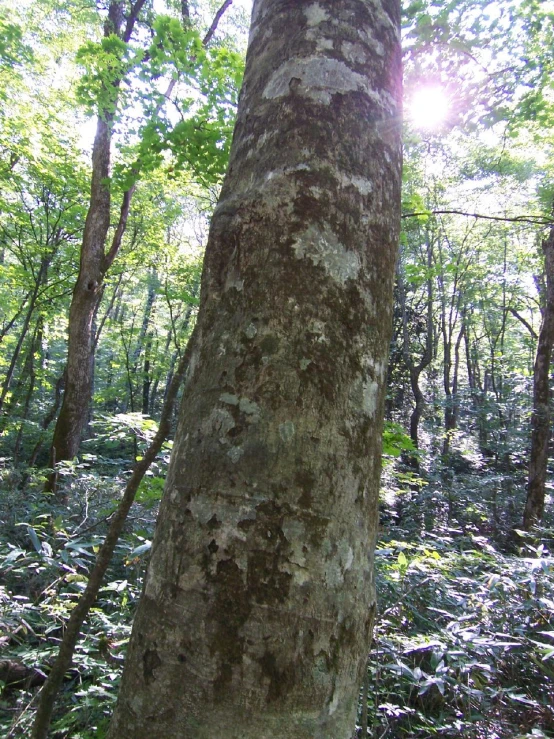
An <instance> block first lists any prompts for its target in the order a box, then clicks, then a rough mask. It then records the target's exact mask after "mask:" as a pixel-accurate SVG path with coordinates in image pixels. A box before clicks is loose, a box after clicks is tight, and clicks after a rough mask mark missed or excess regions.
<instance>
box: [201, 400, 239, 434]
mask: <svg viewBox="0 0 554 739" xmlns="http://www.w3.org/2000/svg"><path fill="white" fill-rule="evenodd" d="M234 427H235V421H234V419H233V416H232V415H231V414H230V413H229V411H226V410H225V409H223V408H214V410H213V411H212V412H211V413H210V415H209V416H208V418H207V419H206V420H205V421H204V422H203V423H202V426H201V427H200V428H201V430H202V433H203V434H204V435H205V436H210V435H211V434H213V433H214V432H215V433H221V435H222V438H221V439H220V441H221V440H224V441H227V440H226V439H225V434H227V433H228V432H229V431H230V430H231V429H232V428H234Z"/></svg>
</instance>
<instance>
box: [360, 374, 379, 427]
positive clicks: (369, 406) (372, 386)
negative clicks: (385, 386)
mask: <svg viewBox="0 0 554 739" xmlns="http://www.w3.org/2000/svg"><path fill="white" fill-rule="evenodd" d="M378 395H379V383H378V382H375V380H368V381H367V382H364V385H363V400H362V408H363V410H364V412H365V413H367V415H368V416H369V417H370V418H373V417H374V416H375V412H376V411H377V399H378Z"/></svg>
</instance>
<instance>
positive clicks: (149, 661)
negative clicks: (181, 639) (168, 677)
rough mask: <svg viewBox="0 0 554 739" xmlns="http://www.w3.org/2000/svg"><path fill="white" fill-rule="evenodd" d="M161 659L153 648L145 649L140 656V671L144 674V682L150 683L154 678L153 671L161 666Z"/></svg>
mask: <svg viewBox="0 0 554 739" xmlns="http://www.w3.org/2000/svg"><path fill="white" fill-rule="evenodd" d="M161 665H162V661H161V659H160V657H159V655H158V653H157V652H156V650H155V649H147V650H146V652H145V653H144V655H143V657H142V672H143V675H144V682H145V683H146V684H147V685H151V684H152V683H153V682H154V681H155V680H156V676H155V674H154V671H155V670H157V669H158V667H161Z"/></svg>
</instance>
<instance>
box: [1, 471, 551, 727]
mask: <svg viewBox="0 0 554 739" xmlns="http://www.w3.org/2000/svg"><path fill="white" fill-rule="evenodd" d="M99 462H100V464H99ZM1 464H2V462H1V461H0V465H1ZM98 469H101V470H102V472H101V473H99V472H98V471H97V470H98ZM124 469H125V464H124V462H123V459H121V460H118V459H107V458H105V459H104V460H98V458H97V459H95V460H94V466H93V465H92V462H88V461H86V460H85V461H84V462H83V463H82V464H81V465H78V466H76V467H74V468H71V469H69V468H68V470H67V474H66V476H65V479H64V481H63V485H64V488H65V490H66V491H67V495H68V501H69V502H67V503H63V504H57V503H55V501H53V500H52V498H51V497H46V496H45V495H44V494H43V493H42V492H41V491H42V478H41V475H40V474H38V473H36V472H34V473H32V474H31V475H30V476H29V474H28V473H26V474H25V475H23V473H22V472H21V471H18V470H14V469H12V468H11V467H10V466H9V464H8V462H7V461H5V462H4V464H3V466H0V583H1V585H0V673H1V670H2V665H5V664H6V661H9V662H10V663H18V664H21V665H26V666H28V667H31V668H39V669H40V670H42V671H43V672H45V673H47V672H48V666H49V664H51V662H52V660H53V657H54V656H55V653H56V650H57V647H58V644H59V641H60V637H61V634H62V632H63V626H64V622H65V620H66V619H67V616H68V614H69V612H70V610H71V608H72V607H73V605H74V603H75V601H76V599H77V598H78V596H79V594H80V592H82V590H83V588H84V586H85V583H86V580H87V572H88V571H89V569H90V567H91V564H92V562H93V561H94V557H95V552H96V551H97V549H98V546H99V543H100V542H101V540H102V537H103V533H104V531H105V528H106V524H107V521H109V518H110V515H111V514H112V513H113V511H114V510H115V507H116V506H117V502H118V497H119V495H120V493H121V490H122V487H123V485H124V482H125V478H126V474H127V473H125V472H122V471H121V470H124ZM163 472H164V470H163V464H162V463H160V465H159V466H158V467H154V469H152V470H151V474H149V475H148V477H147V478H146V479H145V481H144V483H143V485H142V487H141V489H140V491H139V495H138V501H137V503H136V504H135V506H134V507H133V509H132V510H131V514H130V517H129V520H128V522H127V526H126V530H125V533H124V535H123V537H122V538H121V540H120V542H119V544H118V547H117V550H116V556H115V557H114V559H113V562H112V565H111V567H110V570H109V573H108V577H107V578H106V583H105V585H104V587H103V589H102V591H101V593H100V597H99V599H98V601H97V603H96V606H95V607H94V609H93V610H92V611H91V613H90V617H89V619H88V622H87V624H86V627H85V628H84V630H83V634H82V638H81V641H80V643H79V645H78V647H77V652H76V655H75V660H74V666H73V668H72V670H71V671H70V673H69V674H68V675H67V678H66V681H65V683H64V687H63V690H62V693H61V695H60V697H59V700H58V704H57V707H56V711H55V715H54V721H53V730H52V737H55V738H56V739H62V738H63V739H65V738H67V739H69V738H78V739H91V738H92V737H94V738H95V739H101V737H103V736H104V735H105V731H106V728H107V724H108V720H109V716H110V713H111V710H112V708H113V703H114V701H115V697H116V694H117V688H118V682H119V678H120V674H121V662H122V658H123V653H124V648H125V644H126V641H127V639H128V636H129V632H130V626H131V620H132V616H133V612H134V609H135V606H136V603H137V600H138V598H139V595H140V592H141V589H142V578H143V573H144V568H145V564H146V562H147V558H148V551H149V547H150V540H151V538H152V532H153V526H154V520H155V512H156V509H157V502H158V500H159V497H160V495H161V489H162V487H163ZM522 475H523V473H518V472H517V471H514V470H511V471H509V472H502V471H499V470H494V469H490V468H486V469H485V468H480V469H475V468H472V469H467V470H465V471H464V472H463V473H455V472H453V471H452V469H449V470H446V471H444V470H443V471H442V472H441V473H436V474H434V475H433V474H426V475H425V476H424V477H425V482H424V483H423V480H419V481H418V480H414V479H413V477H411V476H410V475H409V474H408V473H407V472H406V470H403V469H402V467H401V465H400V466H399V465H398V463H396V465H395V466H392V465H391V467H389V469H388V470H387V473H386V474H385V476H384V487H385V494H384V502H383V503H382V506H381V507H382V525H381V532H380V540H379V544H378V549H377V556H376V566H377V582H378V595H379V608H380V614H379V618H378V623H377V626H376V629H375V635H374V640H373V644H372V648H371V652H370V655H369V689H368V726H369V735H370V736H372V737H376V738H379V739H386V738H388V739H395V738H397V737H398V738H400V737H415V738H416V739H427V738H428V737H429V738H431V737H452V738H454V737H468V738H469V739H516V738H519V737H535V738H536V737H554V557H553V556H551V553H550V552H551V551H553V550H554V532H553V531H552V530H550V529H544V531H543V532H542V537H539V536H537V537H535V538H534V539H530V538H525V537H524V536H523V534H522V532H518V528H517V526H518V523H519V520H520V517H521V516H520V512H521V511H522V510H523V495H524V483H525V480H524V478H523V476H522ZM547 523H548V522H547ZM4 676H5V673H4ZM37 690H38V689H37V688H36V687H35V688H33V687H29V688H28V689H17V690H16V689H13V688H10V686H6V687H5V688H4V690H3V692H2V694H1V696H0V735H2V736H5V737H7V738H8V737H26V736H29V734H30V726H31V724H32V720H33V714H34V707H35V704H36V696H37ZM329 739H333V738H332V737H329Z"/></svg>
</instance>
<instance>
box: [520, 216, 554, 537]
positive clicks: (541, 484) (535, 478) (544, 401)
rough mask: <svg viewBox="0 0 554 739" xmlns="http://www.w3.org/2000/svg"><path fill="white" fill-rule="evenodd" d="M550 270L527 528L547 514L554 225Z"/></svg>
mask: <svg viewBox="0 0 554 739" xmlns="http://www.w3.org/2000/svg"><path fill="white" fill-rule="evenodd" d="M542 249H543V252H544V264H545V273H546V301H545V303H546V304H545V306H544V314H543V320H542V325H541V329H540V332H539V341H538V344H537V355H536V358H535V367H534V372H533V415H532V417H531V452H530V455H529V478H528V484H527V500H526V503H525V511H524V515H523V527H524V529H525V530H526V531H529V530H530V529H531V528H533V526H535V525H537V524H539V523H540V522H541V520H542V517H543V513H544V497H545V485H546V473H547V466H548V441H549V439H550V363H551V358H552V346H553V345H554V228H551V229H550V234H549V236H548V238H547V239H545V240H544V241H543V242H542Z"/></svg>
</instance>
